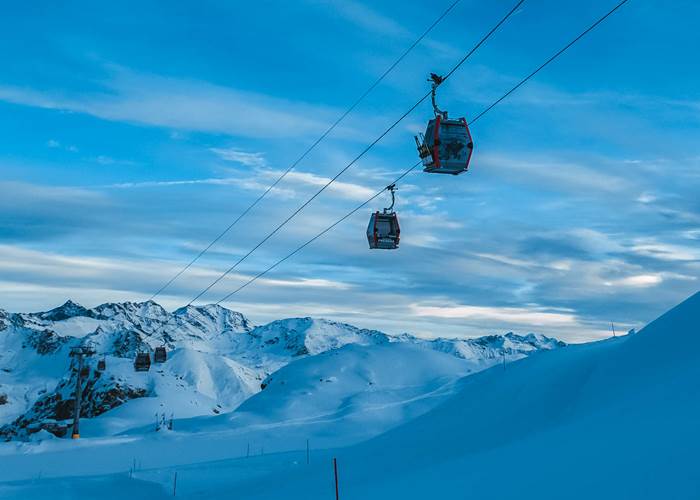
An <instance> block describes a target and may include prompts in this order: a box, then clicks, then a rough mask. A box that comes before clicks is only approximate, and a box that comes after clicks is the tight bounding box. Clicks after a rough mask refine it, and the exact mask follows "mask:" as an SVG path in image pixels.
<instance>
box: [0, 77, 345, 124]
mask: <svg viewBox="0 0 700 500" xmlns="http://www.w3.org/2000/svg"><path fill="white" fill-rule="evenodd" d="M107 70H108V71H109V78H108V79H107V80H105V81H103V82H102V83H103V86H104V91H103V92H66V91H60V90H49V91H44V90H35V89H31V88H27V87H18V86H9V85H3V86H0V100H3V101H6V102H11V103H15V104H23V105H27V106H35V107H40V108H47V109H56V110H66V111H72V112H77V113H86V114H89V115H93V116H96V117H98V118H102V119H106V120H115V121H126V122H132V123H138V124H145V125H154V126H159V127H168V128H175V129H184V130H196V131H205V132H216V133H224V134H229V135H235V136H242V137H308V136H309V135H314V134H320V133H321V132H323V131H324V130H325V127H327V123H328V122H329V121H331V119H332V118H333V117H335V115H336V113H337V112H335V111H334V110H331V109H329V108H326V107H323V106H315V105H312V104H307V103H304V102H296V101H290V100H286V99H280V98H276V97H271V96H267V95H264V94H258V93H254V92H247V91H243V90H237V89H233V88H229V87H223V86H220V85H214V84H211V83H207V82H203V81H197V80H185V79H175V78H166V77H161V76H157V75H153V74H146V73H137V72H134V71H131V70H128V69H126V68H123V67H121V66H116V65H109V66H107Z"/></svg>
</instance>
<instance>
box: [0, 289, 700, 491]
mask: <svg viewBox="0 0 700 500" xmlns="http://www.w3.org/2000/svg"><path fill="white" fill-rule="evenodd" d="M698 334H700V293H697V294H695V295H694V296H692V297H691V298H689V299H687V300H686V301H685V302H683V303H682V304H680V305H678V306H677V307H675V308H673V309H671V310H670V311H669V312H667V313H666V314H664V315H662V316H661V317H660V318H658V319H657V320H655V321H653V322H652V323H650V324H649V325H648V326H647V327H645V328H644V329H642V330H640V331H639V332H638V333H636V334H630V335H626V336H621V337H617V338H611V339H608V340H604V341H598V342H592V343H588V344H579V345H571V346H567V347H566V348H563V349H554V350H550V351H542V352H537V353H535V354H533V355H531V356H528V357H527V358H524V359H521V360H518V361H514V362H511V363H507V364H506V365H505V366H504V365H502V364H499V363H496V364H494V365H493V366H492V367H490V368H488V369H486V370H483V371H480V372H478V373H465V374H464V376H463V377H453V375H454V373H455V367H456V366H459V365H454V366H452V365H450V363H452V362H454V363H457V364H458V363H460V360H459V359H457V358H455V357H454V356H452V357H450V356H446V354H445V353H441V352H437V351H426V350H424V349H422V348H421V347H419V346H415V345H408V344H401V343H389V344H384V345H372V346H361V345H346V346H343V347H340V348H338V349H332V350H329V351H327V352H325V353H322V354H319V355H316V356H309V357H305V358H303V359H300V360H298V361H295V362H293V363H290V364H288V365H287V366H286V367H284V368H282V369H281V370H279V371H278V372H276V373H275V374H273V376H272V377H271V378H269V379H268V380H267V382H268V383H269V386H268V387H266V389H265V390H263V391H262V392H259V393H258V394H257V395H255V396H252V397H251V398H249V399H248V400H247V401H245V402H244V403H243V404H242V405H241V406H240V407H239V408H237V409H236V410H235V411H233V412H230V413H224V414H221V415H218V416H206V417H205V416H202V417H195V418H191V419H176V421H175V422H174V425H173V430H172V431H170V430H163V431H160V432H157V433H156V432H154V430H153V427H152V426H146V427H143V428H137V429H131V430H130V431H128V432H127V433H125V434H121V435H114V436H109V437H104V438H88V439H81V440H78V441H71V440H66V439H62V440H59V439H55V438H53V439H48V438H47V439H45V440H43V441H33V442H22V443H18V442H11V443H5V444H3V445H2V447H0V453H1V456H2V464H3V470H2V474H3V476H4V478H3V479H4V481H3V482H2V484H1V485H0V497H2V498H22V499H25V500H26V499H34V498H103V499H111V498H115V499H116V498H132V499H139V498H144V499H145V498H149V499H157V498H172V497H173V495H174V494H175V496H176V497H178V498H254V499H282V498H284V499H294V500H296V499H304V500H306V499H317V498H318V499H323V498H334V496H335V489H334V474H333V465H332V460H333V459H334V458H335V459H336V460H337V464H338V474H339V493H340V498H343V499H358V500H359V499H388V498H406V499H409V498H415V499H423V498H479V499H491V498H493V499H502V498H523V497H532V498H539V499H549V498H551V499H554V498H557V499H560V498H572V499H589V498H611V499H612V498H636V499H638V498H649V499H652V498H654V499H658V498H673V499H686V498H687V499H691V498H698V497H699V496H700V475H699V474H698V473H697V466H696V460H695V457H696V455H697V447H698V444H699V443H700V426H698V422H699V421H700V403H699V401H698V397H697V395H698V391H699V389H700V373H699V372H700V364H699V363H698V354H697V353H698V352H700V349H699V348H700V346H699V345H698V344H699V341H698ZM426 352H430V354H428V355H426ZM448 360H449V361H448ZM465 366H466V365H461V368H457V369H456V371H459V369H464V368H465ZM465 371H466V370H465ZM369 374H371V377H372V379H371V380H368V375H369ZM316 377H321V379H323V377H325V379H323V380H316ZM326 380H327V381H326ZM312 381H313V382H312ZM369 382H372V383H373V385H376V386H377V387H379V388H380V389H378V390H377V391H372V390H365V389H366V387H367V386H368V385H369ZM42 432H45V431H42ZM44 437H46V436H44ZM307 440H308V443H309V452H308V455H307V447H306V446H307ZM307 460H308V463H307Z"/></svg>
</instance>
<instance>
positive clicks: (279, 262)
mask: <svg viewBox="0 0 700 500" xmlns="http://www.w3.org/2000/svg"><path fill="white" fill-rule="evenodd" d="M627 1H628V0H622V1H621V2H620V3H618V4H617V5H616V6H615V7H614V8H613V9H611V10H610V11H608V12H607V13H606V14H605V15H604V16H602V17H600V18H599V19H598V20H597V21H596V22H594V23H593V24H592V25H590V26H589V27H588V28H587V29H586V30H584V31H583V32H582V33H581V34H580V35H578V36H577V37H576V38H574V39H573V40H572V41H571V42H569V43H568V44H567V45H565V46H564V47H563V48H562V49H561V50H559V51H558V52H556V53H555V54H554V55H553V56H552V57H550V58H549V59H547V60H546V61H545V62H544V64H542V65H540V66H539V67H538V68H537V69H535V70H534V71H533V72H532V73H530V74H529V75H527V76H526V77H525V78H523V79H522V80H520V82H518V83H517V84H516V85H515V86H514V87H512V88H511V89H510V90H509V91H508V92H506V93H505V94H503V95H502V96H501V97H500V98H498V99H497V100H496V101H494V102H493V103H492V104H490V105H489V106H487V107H486V108H485V109H484V110H483V111H482V112H481V113H479V114H478V115H476V117H475V118H473V119H472V120H471V121H470V122H469V125H472V124H473V123H474V122H476V121H477V120H478V119H479V118H481V117H482V116H484V115H485V114H486V113H488V112H489V111H490V110H492V109H493V108H494V107H496V106H497V105H498V104H499V103H501V102H502V101H503V100H504V99H506V98H507V97H508V96H509V95H511V94H512V93H513V92H515V91H516V90H517V89H518V88H520V87H521V86H522V85H523V84H525V83H526V82H527V81H528V80H530V79H531V78H532V77H533V76H535V75H536V74H537V73H539V72H540V71H541V70H542V69H543V68H544V67H545V66H547V65H548V64H549V63H551V62H552V61H554V60H555V59H556V58H558V57H559V56H560V55H562V54H563V53H564V52H565V51H566V50H567V49H568V48H569V47H571V46H572V45H574V44H575V43H576V42H578V41H579V40H580V39H581V38H583V37H584V36H585V35H586V34H588V33H589V32H590V31H591V30H593V28H595V27H596V26H598V25H599V24H600V23H601V22H603V21H604V20H605V19H607V18H608V17H609V16H610V15H611V14H612V13H614V12H615V11H616V10H617V9H619V8H620V7H622V5H624V4H625V3H626V2H627ZM420 163H421V162H420V161H419V162H418V163H416V164H415V165H413V166H412V167H411V168H409V169H408V170H406V171H405V172H403V173H402V174H401V175H400V176H399V177H398V178H397V179H395V180H394V181H393V182H392V183H391V184H396V183H398V182H399V181H400V180H401V179H403V178H404V177H406V176H407V175H408V174H409V173H411V172H412V171H413V170H414V169H415V168H416V167H418V165H420ZM391 184H390V185H391ZM386 190H387V188H382V190H381V191H378V192H377V193H376V194H374V195H373V196H372V197H370V198H369V199H368V200H367V201H365V202H363V203H362V204H360V205H358V206H357V207H355V208H354V209H353V210H351V211H350V212H348V213H347V214H345V215H344V216H343V217H341V218H340V219H338V220H337V221H335V222H334V223H333V224H331V225H330V226H328V227H327V228H326V229H324V230H323V231H321V232H320V233H318V234H317V235H316V236H314V237H313V238H311V239H310V240H308V241H306V242H305V243H303V244H302V245H300V246H299V247H297V248H296V249H295V250H293V251H292V252H290V253H289V254H287V255H286V256H285V257H283V258H281V259H280V260H278V261H276V262H275V263H274V264H272V265H271V266H269V267H268V268H267V269H265V270H264V271H261V272H260V273H258V274H256V275H255V276H253V277H252V278H250V279H249V280H248V281H246V282H245V283H243V284H242V285H241V286H239V287H238V288H236V289H235V290H234V291H232V292H231V293H229V294H228V295H226V296H225V297H223V298H222V299H220V300H219V301H218V302H216V303H217V304H221V303H222V302H224V301H226V300H228V299H230V298H231V297H232V296H233V295H235V294H237V293H238V292H240V291H241V290H243V289H244V288H246V287H247V286H248V285H250V284H252V283H253V282H255V281H257V280H258V279H259V278H261V277H262V276H264V275H265V274H267V273H268V272H270V271H272V270H273V269H275V268H276V267H277V266H279V265H280V264H282V263H283V262H284V261H286V260H288V259H289V258H291V257H293V256H294V255H295V254H297V253H298V252H300V251H301V250H303V249H304V248H306V247H307V246H308V245H310V244H311V243H313V242H314V241H316V240H317V239H319V238H320V237H321V236H323V235H324V234H326V233H327V232H329V231H330V230H331V229H333V228H334V227H336V226H337V225H338V224H340V223H341V222H343V221H345V220H346V219H348V218H349V217H350V216H352V215H353V214H355V213H356V212H357V211H358V210H360V209H362V208H363V207H365V206H366V205H368V204H369V203H371V202H372V201H374V199H376V198H377V197H378V196H379V195H381V194H382V193H383V192H384V191H386Z"/></svg>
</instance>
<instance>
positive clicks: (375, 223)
mask: <svg viewBox="0 0 700 500" xmlns="http://www.w3.org/2000/svg"><path fill="white" fill-rule="evenodd" d="M400 236H401V228H400V227H399V218H398V217H397V216H396V212H387V211H384V212H379V211H377V212H374V213H373V214H372V215H371V217H370V219H369V225H368V226H367V241H368V243H369V247H370V248H371V249H383V250H393V249H395V248H398V247H399V239H400Z"/></svg>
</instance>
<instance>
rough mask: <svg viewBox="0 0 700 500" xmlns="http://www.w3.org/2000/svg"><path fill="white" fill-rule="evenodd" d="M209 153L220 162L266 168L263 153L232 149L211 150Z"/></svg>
mask: <svg viewBox="0 0 700 500" xmlns="http://www.w3.org/2000/svg"><path fill="white" fill-rule="evenodd" d="M210 151H211V152H212V153H214V154H216V155H217V156H218V157H219V158H221V159H222V160H226V161H231V162H234V163H240V164H241V165H245V166H246V167H266V166H267V161H266V160H265V155H264V154H263V153H248V152H245V151H240V150H238V149H233V148H211V149H210Z"/></svg>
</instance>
